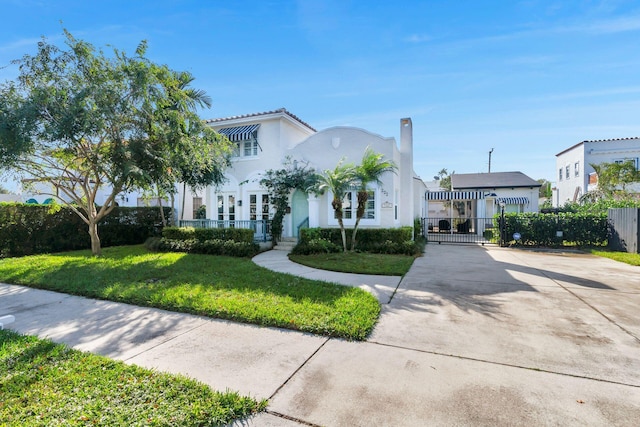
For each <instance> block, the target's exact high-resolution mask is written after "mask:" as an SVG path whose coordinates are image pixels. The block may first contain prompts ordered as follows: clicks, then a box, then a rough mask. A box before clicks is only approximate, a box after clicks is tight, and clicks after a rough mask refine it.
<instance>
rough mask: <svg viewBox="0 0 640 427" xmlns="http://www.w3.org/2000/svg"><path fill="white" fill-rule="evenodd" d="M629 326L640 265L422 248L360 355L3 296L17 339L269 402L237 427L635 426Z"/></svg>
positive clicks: (302, 339) (639, 402) (0, 292)
mask: <svg viewBox="0 0 640 427" xmlns="http://www.w3.org/2000/svg"><path fill="white" fill-rule="evenodd" d="M639 312H640V268H638V267H631V266H628V265H625V264H620V263H617V262H614V261H611V260H607V259H603V258H598V257H593V256H590V255H582V254H566V253H564V254H563V253H541V252H532V251H524V250H518V249H501V248H496V247H480V246H453V245H434V244H430V245H428V246H427V249H426V253H425V256H424V257H422V258H419V259H418V260H416V262H415V263H414V266H413V267H412V269H411V271H410V272H409V273H408V274H407V275H406V276H405V277H404V278H403V279H402V281H401V282H400V284H399V286H398V289H397V290H396V292H395V293H394V294H393V296H392V298H391V301H390V303H389V304H383V308H382V315H381V317H380V321H379V323H378V325H377V326H376V328H375V330H374V332H373V334H372V336H371V337H370V338H369V340H368V341H366V342H359V343H356V342H347V341H343V340H336V339H327V338H323V337H318V336H311V335H308V334H301V333H297V332H292V331H284V330H279V329H272V328H259V327H254V326H247V325H240V324H235V323H232V322H224V321H218V320H211V319H205V318H201V317H197V316H189V315H182V314H176V313H168V312H164V311H162V310H155V309H148V308H140V307H132V306H127V305H124V304H115V303H110V302H104V301H93V300H87V299H84V298H78V297H72V296H68V295H63V294H56V293H53V292H46V291H38V290H33V289H27V288H22V287H18V286H9V285H0V314H15V315H16V322H15V324H12V325H11V326H12V327H13V328H14V329H16V330H18V331H19V332H23V333H31V334H37V335H40V336H49V337H51V338H53V339H55V340H56V341H60V342H66V343H69V344H71V345H74V346H75V347H77V348H80V349H83V350H89V351H94V352H97V353H101V354H105V355H108V356H110V357H113V358H116V359H120V360H124V361H126V362H128V363H135V364H139V365H142V366H147V367H152V368H157V369H162V370H166V371H170V372H178V373H183V374H187V375H189V376H191V377H194V378H197V379H199V380H201V381H203V382H205V383H207V384H209V385H211V386H212V387H213V388H215V389H219V390H224V389H226V388H230V389H233V390H238V391H240V392H241V393H243V394H250V395H252V396H254V397H258V398H267V399H269V407H268V411H267V412H266V413H263V414H260V415H258V416H256V417H254V418H252V419H249V420H245V421H243V422H240V423H237V425H249V426H300V425H324V426H424V425H492V426H495V425H498V426H500V425H504V426H511V425H562V426H566V425H576V426H584V425H596V426H598V425H602V426H611V425H615V426H637V425H638V424H639V422H638V420H640V314H639Z"/></svg>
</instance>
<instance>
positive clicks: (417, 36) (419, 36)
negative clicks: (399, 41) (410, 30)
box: [404, 34, 433, 43]
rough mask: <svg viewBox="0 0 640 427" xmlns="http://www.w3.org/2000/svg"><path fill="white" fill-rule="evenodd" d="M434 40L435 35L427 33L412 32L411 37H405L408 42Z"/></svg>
mask: <svg viewBox="0 0 640 427" xmlns="http://www.w3.org/2000/svg"><path fill="white" fill-rule="evenodd" d="M431 40H433V37H431V36H428V35H426V34H411V35H410V36H409V37H405V39H404V41H405V42H408V43H426V42H428V41H431Z"/></svg>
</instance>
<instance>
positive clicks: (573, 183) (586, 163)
mask: <svg viewBox="0 0 640 427" xmlns="http://www.w3.org/2000/svg"><path fill="white" fill-rule="evenodd" d="M639 158H640V138H628V139H614V140H604V141H585V142H583V143H582V144H580V145H577V146H576V147H573V148H572V149H570V150H567V151H565V152H563V153H561V154H559V155H557V156H556V180H557V182H556V188H557V190H556V193H555V194H554V200H553V204H554V206H562V205H564V204H565V203H566V202H567V201H573V197H574V194H575V191H576V188H577V187H579V188H580V194H584V193H586V191H587V190H588V184H589V174H590V173H592V172H595V170H594V169H593V167H592V166H591V164H600V163H612V162H614V161H616V160H623V159H635V161H636V165H638V159H639ZM576 162H579V163H580V172H579V176H577V177H576V176H575V173H574V168H575V163H576ZM567 165H569V167H570V172H571V176H570V177H569V179H566V176H565V169H564V168H565V166H567ZM561 167H562V168H563V179H562V181H560V180H558V169H559V168H561Z"/></svg>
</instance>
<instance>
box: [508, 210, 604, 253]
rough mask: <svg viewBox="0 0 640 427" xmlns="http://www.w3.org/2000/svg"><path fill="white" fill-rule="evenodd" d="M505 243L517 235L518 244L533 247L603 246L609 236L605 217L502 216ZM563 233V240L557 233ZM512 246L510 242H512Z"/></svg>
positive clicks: (531, 214) (511, 214)
mask: <svg viewBox="0 0 640 427" xmlns="http://www.w3.org/2000/svg"><path fill="white" fill-rule="evenodd" d="M505 224H506V239H507V241H509V240H511V239H512V236H513V234H514V233H516V232H517V233H520V236H521V239H520V241H519V243H522V244H524V245H533V246H550V247H554V246H562V245H564V244H567V243H568V244H575V245H578V246H594V245H604V244H606V243H607V239H608V236H609V222H608V219H607V214H606V213H587V212H579V213H571V212H564V213H562V212H561V213H558V214H538V213H520V214H515V213H508V214H505ZM558 231H562V236H561V237H560V236H557V232H558ZM511 241H512V242H513V240H511Z"/></svg>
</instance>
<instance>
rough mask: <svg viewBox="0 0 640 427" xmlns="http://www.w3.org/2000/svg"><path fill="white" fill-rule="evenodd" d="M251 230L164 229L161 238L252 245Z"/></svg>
mask: <svg viewBox="0 0 640 427" xmlns="http://www.w3.org/2000/svg"><path fill="white" fill-rule="evenodd" d="M253 235H254V233H253V230H249V229H246V228H193V227H165V228H164V229H163V230H162V237H164V238H165V239H171V240H197V241H199V242H204V241H206V240H231V241H233V242H245V243H253Z"/></svg>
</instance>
